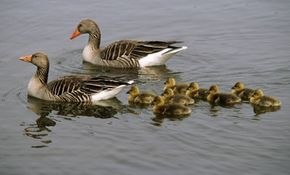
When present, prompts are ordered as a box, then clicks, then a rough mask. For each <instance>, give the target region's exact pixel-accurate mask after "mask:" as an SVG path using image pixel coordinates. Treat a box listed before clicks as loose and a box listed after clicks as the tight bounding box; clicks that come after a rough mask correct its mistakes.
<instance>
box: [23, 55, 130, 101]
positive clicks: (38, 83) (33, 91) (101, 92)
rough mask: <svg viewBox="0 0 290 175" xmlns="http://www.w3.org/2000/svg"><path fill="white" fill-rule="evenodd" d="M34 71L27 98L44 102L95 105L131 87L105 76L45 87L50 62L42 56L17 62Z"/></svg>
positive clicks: (68, 79)
mask: <svg viewBox="0 0 290 175" xmlns="http://www.w3.org/2000/svg"><path fill="white" fill-rule="evenodd" d="M19 59H20V60H21V61H24V62H29V63H32V64H34V65H35V66H36V67H37V71H36V73H35V75H34V76H32V78H31V79H30V81H29V83H28V88H27V89H28V96H32V97H35V98H38V99H42V100H47V101H62V102H88V103H94V102H97V101H100V100H106V99H110V98H113V97H115V96H116V95H117V94H119V93H120V92H121V91H122V89H124V88H125V87H126V86H128V85H130V84H132V83H133V80H131V81H128V82H123V81H119V80H117V79H113V78H110V77H107V76H99V77H89V76H73V75H72V76H64V77H60V78H58V79H56V80H53V81H50V82H49V83H47V79H48V72H49V60H48V56H47V55H46V54H45V53H42V52H37V53H34V54H33V55H28V56H23V57H20V58H19Z"/></svg>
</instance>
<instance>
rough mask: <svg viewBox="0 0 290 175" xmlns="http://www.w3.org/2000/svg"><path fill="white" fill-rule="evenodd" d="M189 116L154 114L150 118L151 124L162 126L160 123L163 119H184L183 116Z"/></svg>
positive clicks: (185, 116) (184, 116)
mask: <svg viewBox="0 0 290 175" xmlns="http://www.w3.org/2000/svg"><path fill="white" fill-rule="evenodd" d="M189 116H190V115H179V116H170V115H160V114H155V117H153V118H152V119H151V120H152V121H153V123H152V125H154V126H162V123H163V122H164V121H165V120H169V121H182V120H183V119H185V118H187V117H189Z"/></svg>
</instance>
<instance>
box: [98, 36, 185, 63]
mask: <svg viewBox="0 0 290 175" xmlns="http://www.w3.org/2000/svg"><path fill="white" fill-rule="evenodd" d="M176 43H181V42H180V41H132V40H121V41H116V42H114V43H112V44H110V45H108V46H107V47H105V48H104V49H102V51H101V58H102V59H104V60H118V59H122V58H127V59H134V60H139V59H140V58H142V57H145V56H147V55H149V54H153V53H156V52H160V51H161V50H164V49H167V48H170V50H171V49H177V48H180V47H177V46H173V44H176Z"/></svg>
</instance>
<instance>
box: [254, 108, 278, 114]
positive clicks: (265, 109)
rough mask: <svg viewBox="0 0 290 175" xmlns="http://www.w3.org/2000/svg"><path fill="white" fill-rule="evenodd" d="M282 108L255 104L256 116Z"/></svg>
mask: <svg viewBox="0 0 290 175" xmlns="http://www.w3.org/2000/svg"><path fill="white" fill-rule="evenodd" d="M280 109H281V107H280V106H274V107H260V106H253V111H254V113H255V114H256V116H259V115H261V114H264V113H267V112H276V111H278V110H280Z"/></svg>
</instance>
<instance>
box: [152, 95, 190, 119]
mask: <svg viewBox="0 0 290 175" xmlns="http://www.w3.org/2000/svg"><path fill="white" fill-rule="evenodd" d="M152 105H154V106H153V112H154V113H155V114H159V115H167V116H182V115H189V114H190V113H191V109H190V108H188V107H186V106H184V105H181V104H176V103H170V104H166V103H165V101H164V97H162V96H156V97H155V98H154V100H153V102H152Z"/></svg>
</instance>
